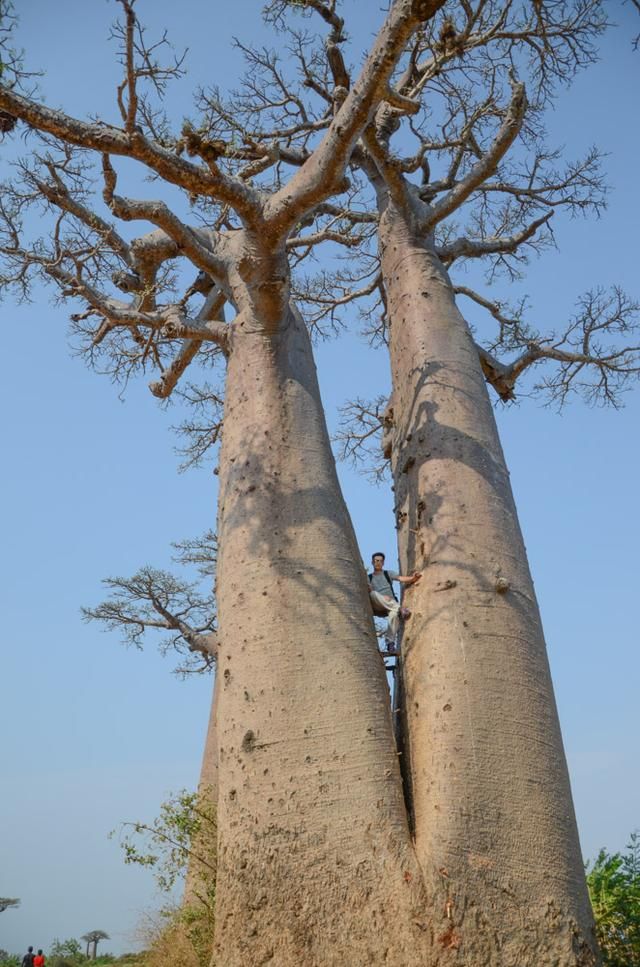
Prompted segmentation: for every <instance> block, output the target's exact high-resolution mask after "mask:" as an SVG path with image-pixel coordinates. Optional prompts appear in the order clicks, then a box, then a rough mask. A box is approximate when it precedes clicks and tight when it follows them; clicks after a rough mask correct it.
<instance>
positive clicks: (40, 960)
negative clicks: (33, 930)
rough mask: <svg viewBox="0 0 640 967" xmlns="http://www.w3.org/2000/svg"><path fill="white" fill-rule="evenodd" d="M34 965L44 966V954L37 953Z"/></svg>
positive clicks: (36, 966)
mask: <svg viewBox="0 0 640 967" xmlns="http://www.w3.org/2000/svg"><path fill="white" fill-rule="evenodd" d="M33 967H44V956H43V955H42V954H36V955H35V957H34V958H33Z"/></svg>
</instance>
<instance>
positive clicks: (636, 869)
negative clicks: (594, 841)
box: [587, 832, 640, 967]
mask: <svg viewBox="0 0 640 967" xmlns="http://www.w3.org/2000/svg"><path fill="white" fill-rule="evenodd" d="M587 884H588V887H589V895H590V897H591V905H592V906H593V914H594V917H595V921H596V933H597V936H598V943H599V944H600V949H601V951H602V960H603V963H604V964H605V967H640V834H639V833H638V832H635V833H632V834H631V840H630V842H629V844H628V846H627V849H626V852H625V853H613V854H609V853H607V851H606V850H604V849H601V850H600V852H599V853H598V856H597V858H596V859H595V860H594V862H593V864H592V865H591V867H589V864H587Z"/></svg>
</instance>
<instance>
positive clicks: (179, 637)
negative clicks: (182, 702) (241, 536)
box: [82, 532, 218, 674]
mask: <svg viewBox="0 0 640 967" xmlns="http://www.w3.org/2000/svg"><path fill="white" fill-rule="evenodd" d="M174 547H175V548H176V550H177V552H178V554H177V556H176V558H175V560H176V561H177V562H178V563H180V564H181V565H182V566H185V565H193V564H196V566H197V567H198V570H199V572H200V574H201V576H202V577H203V578H205V579H206V580H207V583H208V584H209V587H210V586H211V578H212V575H213V574H214V573H215V563H216V558H217V544H216V540H215V535H213V534H212V533H211V532H207V534H205V535H204V536H203V537H202V538H199V539H198V540H197V541H184V542H181V543H179V544H176V545H174ZM103 584H104V585H105V586H106V587H107V589H108V590H109V592H110V593H109V597H108V598H107V599H105V601H103V602H102V603H101V604H99V605H97V606H96V607H93V608H83V609H82V614H83V618H84V620H85V621H99V622H101V623H102V624H103V626H104V629H105V630H107V631H114V630H117V631H119V632H120V633H121V634H122V636H123V640H124V642H125V643H126V644H128V645H134V646H135V647H137V648H141V647H142V644H143V641H144V640H145V639H146V638H147V637H148V633H149V632H151V633H154V632H155V633H160V632H169V636H168V637H166V638H165V639H161V640H160V643H159V644H160V649H161V651H162V652H163V653H166V652H167V651H169V650H170V649H171V650H175V651H177V652H178V654H180V655H186V656H187V661H186V663H183V664H182V665H181V666H179V667H178V669H176V671H178V672H179V673H180V674H187V673H189V672H194V671H204V670H207V669H209V668H210V667H211V666H212V664H213V663H214V662H215V660H216V657H217V653H218V639H217V633H216V623H215V601H214V597H213V594H212V593H211V592H208V593H207V594H206V595H203V594H202V593H201V591H199V590H198V585H197V582H188V581H186V580H184V579H182V578H178V577H176V576H174V575H173V574H170V573H169V572H168V571H161V570H158V569H156V568H151V567H144V568H141V570H140V571H138V572H137V573H136V574H134V575H133V576H132V577H130V578H123V577H115V578H106V579H105V580H104V581H103Z"/></svg>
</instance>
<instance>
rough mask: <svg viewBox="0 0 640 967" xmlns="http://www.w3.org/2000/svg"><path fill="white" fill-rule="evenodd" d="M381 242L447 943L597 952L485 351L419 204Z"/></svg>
mask: <svg viewBox="0 0 640 967" xmlns="http://www.w3.org/2000/svg"><path fill="white" fill-rule="evenodd" d="M380 251H381V256H382V268H383V274H384V279H385V288H386V292H387V298H388V313H389V319H390V324H391V331H390V356H391V369H392V382H393V396H392V406H393V420H394V427H393V449H392V464H393V478H394V488H395V513H396V521H397V527H398V539H399V550H400V561H401V568H402V570H403V571H404V572H405V573H410V572H411V571H412V570H413V569H419V570H424V574H423V579H422V581H421V582H419V584H417V585H416V586H414V587H413V588H411V589H410V591H409V594H408V603H409V605H410V607H411V609H412V612H413V615H412V618H411V620H410V621H409V622H408V623H407V625H406V630H405V633H404V638H403V649H402V650H403V658H402V677H403V687H402V692H401V694H402V699H403V708H402V719H403V729H402V731H403V744H402V747H401V748H402V751H403V770H404V774H405V783H406V788H407V793H408V797H409V805H410V810H411V815H412V826H413V832H414V836H415V844H416V850H417V855H418V859H419V862H420V865H421V867H422V871H423V874H424V878H425V884H426V888H427V891H428V893H429V895H430V905H431V906H432V910H433V915H434V918H435V920H434V931H435V936H436V939H437V944H438V945H439V946H440V947H441V948H442V950H443V951H446V952H447V955H448V957H449V958H450V961H451V962H452V963H460V964H462V963H464V964H474V965H476V964H491V965H492V967H497V965H513V967H515V965H518V967H524V965H539V964H543V963H544V964H552V963H554V964H562V965H587V964H594V963H597V962H598V960H597V958H598V954H597V952H596V946H595V940H594V934H593V922H592V915H591V909H590V905H589V900H588V895H587V890H586V883H585V877H584V870H583V865H582V858H581V854H580V847H579V842H578V833H577V828H576V822H575V817H574V811H573V804H572V797H571V790H570V786H569V779H568V772H567V767H566V762H565V757H564V751H563V746H562V739H561V735H560V729H559V723H558V716H557V710H556V705H555V699H554V695H553V687H552V683H551V677H550V672H549V666H548V661H547V656H546V649H545V643H544V637H543V632H542V626H541V622H540V615H539V612H538V606H537V603H536V598H535V592H534V589H533V584H532V581H531V577H530V574H529V569H528V564H527V558H526V551H525V547H524V542H523V539H522V534H521V531H520V527H519V524H518V518H517V514H516V509H515V504H514V500H513V496H512V492H511V487H510V483H509V474H508V471H507V468H506V464H505V460H504V455H503V452H502V448H501V445H500V441H499V438H498V433H497V428H496V425H495V419H494V415H493V411H492V407H491V403H490V400H489V397H488V392H487V388H486V384H485V381H484V378H483V375H482V370H481V368H480V362H479V358H478V353H477V350H476V348H475V346H474V342H473V339H472V337H471V334H470V332H469V330H468V327H467V325H466V323H465V320H464V319H463V317H462V315H461V314H460V312H459V311H458V309H457V307H456V304H455V297H454V293H453V290H452V287H451V283H450V281H449V278H448V275H447V273H446V271H445V269H444V268H443V266H442V265H441V263H440V262H439V260H438V258H437V256H436V255H435V253H434V252H433V250H432V249H431V248H430V245H429V240H426V241H425V239H424V233H422V232H420V231H419V230H417V229H416V226H415V225H414V224H413V223H412V217H411V214H410V212H409V211H407V210H405V211H403V212H400V211H398V209H397V208H395V207H394V206H393V204H391V203H390V204H387V205H385V206H383V214H382V218H381V225H380ZM434 962H435V961H434ZM437 962H438V963H440V961H439V960H438V961H437ZM447 962H449V960H447Z"/></svg>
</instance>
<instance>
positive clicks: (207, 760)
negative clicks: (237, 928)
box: [183, 668, 219, 907]
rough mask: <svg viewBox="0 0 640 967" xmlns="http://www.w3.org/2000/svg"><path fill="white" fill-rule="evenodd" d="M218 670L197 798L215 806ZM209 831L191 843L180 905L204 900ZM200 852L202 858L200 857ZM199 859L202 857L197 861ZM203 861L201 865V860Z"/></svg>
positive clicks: (208, 879)
mask: <svg viewBox="0 0 640 967" xmlns="http://www.w3.org/2000/svg"><path fill="white" fill-rule="evenodd" d="M218 683H219V679H218V670H217V668H216V673H215V681H214V685H213V695H212V697H211V709H210V711H209V721H208V723H207V735H206V738H205V743H204V753H203V756H202V767H201V769H200V779H199V782H198V799H199V800H200V799H202V800H205V802H206V804H207V805H209V806H211V804H213V806H214V807H215V806H216V805H217V802H218V730H217V719H218V691H219V687H218ZM210 841H211V835H210V830H204V831H203V835H202V837H197V836H196V837H195V840H194V842H192V844H191V856H190V858H189V863H188V866H187V875H186V878H185V884H184V897H183V904H184V906H186V907H190V906H194V905H197V904H198V903H200V902H202V898H203V897H205V898H208V897H207V894H208V887H209V885H210V883H211V881H212V876H213V874H212V871H211V863H210V857H209V855H208V854H209V852H210V850H209V843H210ZM203 853H204V856H203ZM201 857H202V858H201ZM202 859H204V860H205V862H203V861H202Z"/></svg>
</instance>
